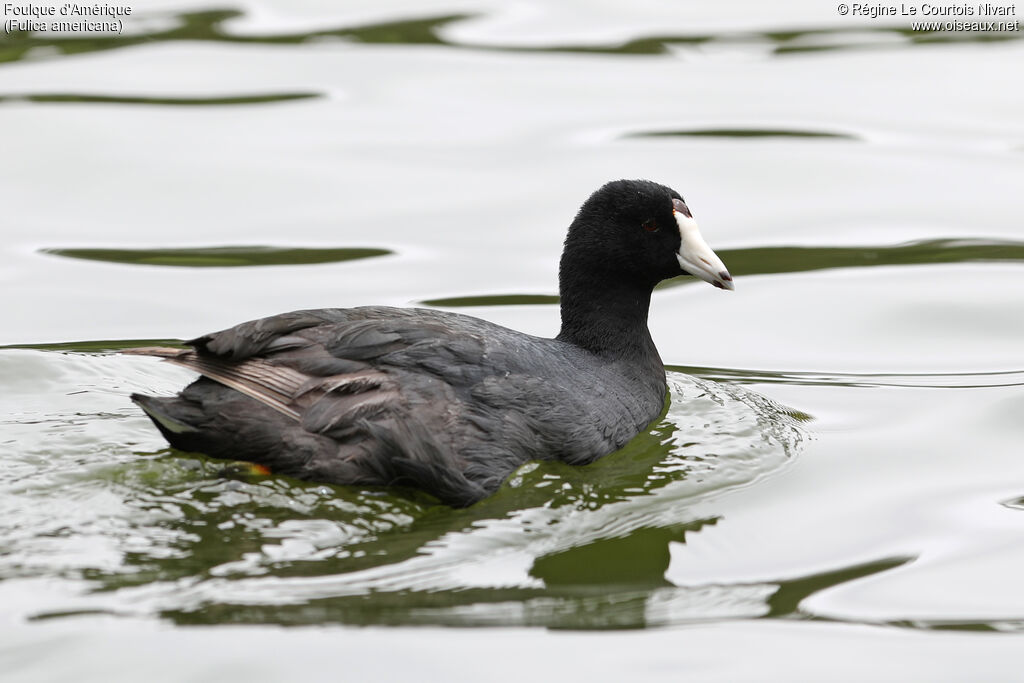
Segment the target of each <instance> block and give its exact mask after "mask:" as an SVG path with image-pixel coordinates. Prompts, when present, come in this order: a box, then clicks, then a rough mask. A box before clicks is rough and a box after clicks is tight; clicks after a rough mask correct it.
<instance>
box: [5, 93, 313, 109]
mask: <svg viewBox="0 0 1024 683" xmlns="http://www.w3.org/2000/svg"><path fill="white" fill-rule="evenodd" d="M316 97H322V95H321V94H320V93H315V92H298V93H273V94H266V95H235V96H230V97H229V96H222V97H156V96H146V97H137V96H132V95H89V94H85V93H35V94H29V95H0V104H3V103H5V102H11V103H13V102H69V103H82V104H159V105H166V106H196V105H230V104H265V103H268V102H290V101H292V100H308V99H312V98H316Z"/></svg>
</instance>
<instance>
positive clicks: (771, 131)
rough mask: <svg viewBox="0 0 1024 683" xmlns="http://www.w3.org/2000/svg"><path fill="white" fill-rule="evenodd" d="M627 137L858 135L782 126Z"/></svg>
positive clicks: (826, 136)
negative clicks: (793, 128)
mask: <svg viewBox="0 0 1024 683" xmlns="http://www.w3.org/2000/svg"><path fill="white" fill-rule="evenodd" d="M623 137H625V138H672V137H697V138H831V139H839V140H856V139H857V136H856V135H850V134H848V133H832V132H828V131H816V130H790V129H782V128H694V129H691V130H656V131H649V132H639V133H630V134H628V135H625V136H623Z"/></svg>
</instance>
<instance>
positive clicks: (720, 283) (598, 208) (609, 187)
mask: <svg viewBox="0 0 1024 683" xmlns="http://www.w3.org/2000/svg"><path fill="white" fill-rule="evenodd" d="M580 270H585V271H587V273H588V274H589V275H590V276H591V277H594V276H596V277H602V278H613V279H615V280H618V281H621V282H622V283H623V284H624V285H625V284H629V285H636V286H640V287H654V285H656V284H657V283H658V282H661V281H662V280H665V279H667V278H670V277H675V276H677V275H683V274H689V275H693V276H695V277H698V278H700V279H702V280H704V281H706V282H710V283H711V284H712V285H714V286H716V287H719V288H721V289H733V283H732V277H731V276H730V275H729V271H728V270H726V268H725V265H724V264H723V263H722V261H721V259H719V258H718V257H717V256H716V255H715V253H714V252H713V251H711V249H710V248H709V247H708V245H707V244H706V243H705V242H704V239H703V238H702V237H701V235H700V231H699V230H698V229H697V224H696V222H695V221H694V220H693V216H692V214H691V213H690V209H689V207H687V205H686V202H685V201H683V198H682V197H681V196H680V195H679V193H678V192H676V191H675V190H673V189H671V188H669V187H665V186H664V185H659V184H658V183H652V182H651V181H649V180H614V181H612V182H610V183H607V184H605V185H604V186H603V187H601V189H599V190H598V191H597V192H595V193H594V194H592V195H591V196H590V198H589V199H587V201H586V202H584V203H583V206H582V207H580V210H579V213H577V214H576V219H575V220H574V221H573V222H572V225H571V226H570V227H569V234H568V236H567V237H566V240H565V251H564V252H563V254H562V264H561V271H562V272H561V277H562V279H563V282H564V280H565V278H566V277H567V276H569V277H570V278H571V277H573V276H574V275H581V274H582V273H578V272H576V271H580Z"/></svg>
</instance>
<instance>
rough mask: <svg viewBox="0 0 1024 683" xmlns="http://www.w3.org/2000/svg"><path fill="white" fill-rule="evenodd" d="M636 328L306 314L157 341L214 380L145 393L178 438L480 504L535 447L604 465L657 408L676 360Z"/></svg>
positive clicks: (401, 312) (217, 453)
mask: <svg viewBox="0 0 1024 683" xmlns="http://www.w3.org/2000/svg"><path fill="white" fill-rule="evenodd" d="M637 337H639V338H636V339H633V340H632V342H633V343H632V344H630V345H629V347H628V349H627V350H625V351H623V350H621V349H620V350H618V351H614V352H597V353H595V352H591V351H588V350H585V349H584V348H581V347H580V346H577V345H575V344H573V343H569V342H566V341H560V340H558V339H545V338H540V337H534V336H530V335H527V334H523V333H521V332H516V331H514V330H510V329H508V328H505V327H501V326H499V325H495V324H492V323H489V322H486V321H483V320H479V319H477V318H472V317H469V316H464V315H458V314H454V313H447V312H441V311H434V310H426V309H398V308H386V307H363V308H352V309H322V310H310V311H296V312H293V313H286V314H283V315H279V316H274V317H271V318H264V319H262V320H256V321H252V322H249V323H243V324H241V325H238V326H236V327H233V328H230V329H227V330H224V331H222V332H217V333H214V334H210V335H205V336H203V337H200V338H198V339H196V340H193V341H192V342H190V344H191V345H192V346H193V347H194V348H195V351H184V352H173V353H172V352H157V350H149V351H150V352H153V355H163V356H165V357H168V359H169V360H171V361H172V362H174V363H176V364H180V365H183V366H186V367H190V368H192V369H195V370H197V371H199V372H200V373H202V374H204V375H206V377H204V378H201V379H199V380H197V381H196V382H195V383H193V384H192V385H190V386H189V387H187V388H186V389H185V390H184V391H183V392H182V393H181V394H180V395H179V396H177V397H173V398H152V397H145V396H133V399H134V400H135V401H136V402H137V403H139V405H140V406H142V407H143V408H144V409H145V410H146V412H147V413H148V414H149V415H150V417H152V418H153V420H154V422H155V423H156V424H157V426H158V427H159V428H160V430H161V431H162V432H163V433H164V435H165V436H166V437H167V439H168V440H169V441H170V443H171V444H172V445H173V446H175V447H177V448H181V449H184V450H190V451H199V452H203V453H206V454H209V455H212V456H214V457H220V458H230V459H237V460H248V461H252V462H256V463H260V464H263V465H266V466H267V467H268V468H269V469H270V470H271V471H274V472H279V473H283V474H289V475H292V476H296V477H301V478H304V479H310V480H314V481H324V482H333V483H338V484H361V485H396V484H397V485H407V486H411V487H415V488H418V489H422V490H425V491H427V492H429V493H432V494H434V495H435V496H437V497H438V498H440V499H441V500H443V501H444V502H446V503H449V504H453V505H468V504H470V503H472V502H474V501H476V500H479V499H480V498H482V497H484V496H486V495H487V494H489V493H492V492H493V491H494V490H495V489H497V488H498V486H500V484H501V482H502V481H504V479H505V478H506V477H507V476H508V475H509V474H510V473H511V472H512V471H513V470H514V469H516V468H517V467H518V466H520V465H522V464H523V463H525V462H527V461H529V460H561V461H564V462H567V463H572V464H584V463H588V462H592V461H593V460H595V459H597V458H599V457H601V456H603V455H606V454H608V453H610V452H612V451H614V450H616V449H618V448H620V447H622V446H623V445H624V444H625V443H626V442H627V441H629V440H630V439H631V438H632V437H634V436H635V435H636V434H637V433H639V431H640V430H642V429H643V428H644V427H645V426H646V425H647V424H649V423H650V422H651V421H652V420H653V419H655V418H656V417H657V416H658V415H659V413H660V412H661V410H662V408H663V405H664V399H665V391H666V386H665V372H664V367H663V366H662V363H661V360H660V358H659V357H658V354H657V351H656V349H655V348H654V345H653V343H652V342H651V339H650V335H649V333H648V332H647V329H646V326H644V327H643V329H642V330H638V331H637ZM140 352H145V350H140ZM209 378H213V379H209Z"/></svg>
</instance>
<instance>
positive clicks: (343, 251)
mask: <svg viewBox="0 0 1024 683" xmlns="http://www.w3.org/2000/svg"><path fill="white" fill-rule="evenodd" d="M41 252H42V253H44V254H53V255H54V256H64V257H66V258H75V259H85V260H88V261H106V262H108V263H128V264H132V265H137V266H178V267H186V268H225V267H236V266H289V265H306V264H312V263H337V262H341V261H355V260H358V259H365V258H372V257H375V256H387V255H389V254H391V253H393V252H391V251H390V250H388V249H373V248H355V247H344V248H334V249H302V248H292V247H267V246H238V247H195V248H169V249H43V250H41Z"/></svg>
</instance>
